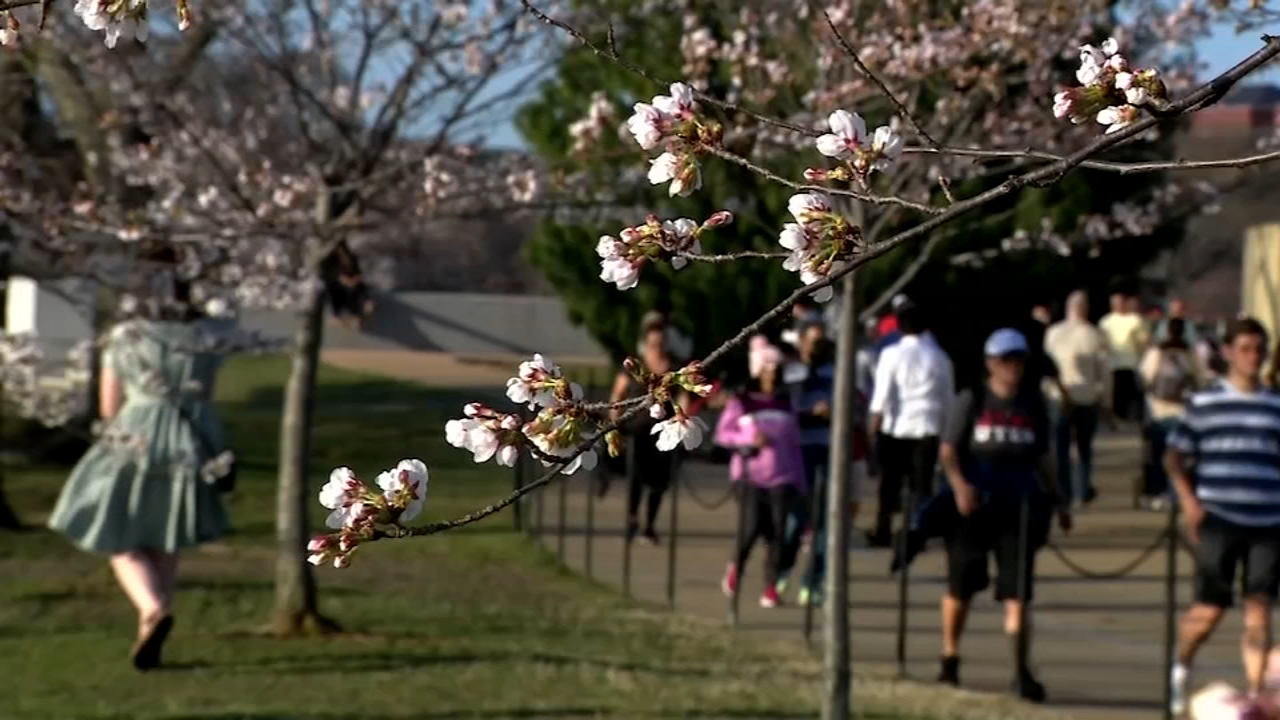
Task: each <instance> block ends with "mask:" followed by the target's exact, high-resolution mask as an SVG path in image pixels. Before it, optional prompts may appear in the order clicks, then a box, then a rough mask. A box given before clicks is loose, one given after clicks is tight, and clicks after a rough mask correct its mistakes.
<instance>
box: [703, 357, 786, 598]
mask: <svg viewBox="0 0 1280 720" xmlns="http://www.w3.org/2000/svg"><path fill="white" fill-rule="evenodd" d="M781 363H782V353H781V352H780V351H779V350H778V348H777V347H775V346H773V345H770V344H767V343H763V344H756V345H755V347H753V348H752V349H751V351H750V368H749V370H750V375H751V381H750V382H749V383H748V384H747V387H746V388H745V389H744V390H743V391H742V392H739V393H737V394H735V395H734V396H733V397H732V398H730V399H729V401H728V403H726V404H725V409H724V412H723V413H722V414H721V415H720V419H719V421H718V422H717V423H716V432H715V439H716V444H718V445H720V446H721V447H725V448H729V449H731V450H733V451H734V455H733V458H732V460H731V461H730V465H729V477H730V479H731V480H732V481H733V482H734V483H735V492H736V494H737V498H738V502H739V503H741V505H742V518H743V522H744V527H743V528H742V529H741V532H740V535H739V537H740V538H741V543H740V544H738V545H737V546H736V547H735V548H734V554H733V559H731V560H730V561H729V564H728V566H727V567H726V568H725V573H724V578H723V579H722V580H721V583H720V585H721V588H722V589H723V590H724V592H725V594H726V595H733V594H734V593H735V592H736V591H737V588H738V582H739V581H740V580H741V578H742V573H743V571H744V568H745V567H746V563H747V559H748V558H749V557H750V555H751V550H752V548H753V547H755V545H756V543H757V542H758V541H759V540H764V541H765V542H766V543H768V554H767V556H766V558H765V568H764V582H765V586H764V591H763V593H761V595H760V606H761V607H765V608H772V607H777V606H778V604H779V603H780V602H781V599H780V598H779V596H778V588H777V582H778V569H779V567H780V565H781V562H782V553H783V545H784V532H785V529H786V523H787V518H788V516H790V515H791V514H792V509H793V508H794V507H795V506H797V505H799V504H800V503H801V502H802V500H801V496H802V494H803V491H804V488H805V485H804V459H803V458H802V456H801V450H800V428H799V426H798V425H797V423H796V419H795V416H794V415H793V414H792V408H791V402H790V398H789V396H788V394H787V393H786V392H785V389H784V388H783V386H782V383H781V378H780V377H779V368H780V365H781Z"/></svg>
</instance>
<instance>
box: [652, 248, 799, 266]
mask: <svg viewBox="0 0 1280 720" xmlns="http://www.w3.org/2000/svg"><path fill="white" fill-rule="evenodd" d="M789 254H790V253H786V252H782V251H777V252H771V251H767V250H742V251H740V252H732V253H724V254H720V255H698V254H695V253H680V254H679V255H677V256H676V257H682V258H686V259H689V260H693V261H695V262H705V263H727V262H733V261H734V260H743V259H746V258H765V259H777V258H784V257H786V256H787V255H789Z"/></svg>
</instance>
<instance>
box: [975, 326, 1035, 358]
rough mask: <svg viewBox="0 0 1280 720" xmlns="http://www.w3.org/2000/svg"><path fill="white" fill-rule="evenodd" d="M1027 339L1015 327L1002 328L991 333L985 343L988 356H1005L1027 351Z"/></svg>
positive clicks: (984, 349) (984, 346) (984, 347)
mask: <svg viewBox="0 0 1280 720" xmlns="http://www.w3.org/2000/svg"><path fill="white" fill-rule="evenodd" d="M1027 350H1028V348H1027V339H1026V338H1025V337H1024V336H1023V335H1022V333H1020V332H1018V331H1017V330H1014V329H1013V328H1000V329H999V330H997V331H995V332H993V333H991V337H989V338H987V342H986V344H985V345H983V351H984V352H985V353H986V355H987V357H1004V356H1005V355H1013V354H1015V353H1025V352H1027Z"/></svg>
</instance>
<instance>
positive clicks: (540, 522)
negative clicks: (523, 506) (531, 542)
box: [533, 486, 547, 540]
mask: <svg viewBox="0 0 1280 720" xmlns="http://www.w3.org/2000/svg"><path fill="white" fill-rule="evenodd" d="M546 494H547V489H546V487H545V486H544V487H541V488H538V489H537V490H536V491H534V493H533V525H534V528H533V536H534V537H536V538H538V539H539V540H541V539H542V530H543V526H544V520H545V519H546V518H545V514H544V505H545V501H544V500H543V496H544V495H546Z"/></svg>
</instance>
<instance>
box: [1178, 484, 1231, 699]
mask: <svg viewBox="0 0 1280 720" xmlns="http://www.w3.org/2000/svg"><path fill="white" fill-rule="evenodd" d="M1170 496H1171V497H1170V498H1169V514H1168V520H1167V522H1166V523H1165V533H1166V534H1167V536H1166V537H1165V542H1166V545H1165V552H1166V557H1165V567H1164V679H1163V680H1162V681H1161V685H1162V686H1163V687H1164V720H1173V708H1172V703H1173V682H1172V681H1173V654H1174V653H1175V652H1177V637H1178V550H1179V548H1178V539H1179V537H1178V503H1177V500H1176V499H1175V498H1174V497H1172V493H1170ZM1245 577H1248V576H1247V575H1246V576H1245Z"/></svg>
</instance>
